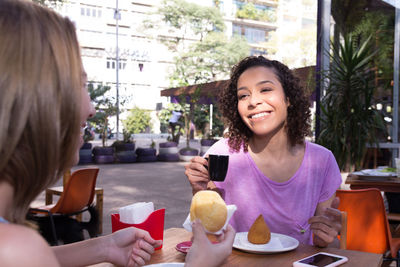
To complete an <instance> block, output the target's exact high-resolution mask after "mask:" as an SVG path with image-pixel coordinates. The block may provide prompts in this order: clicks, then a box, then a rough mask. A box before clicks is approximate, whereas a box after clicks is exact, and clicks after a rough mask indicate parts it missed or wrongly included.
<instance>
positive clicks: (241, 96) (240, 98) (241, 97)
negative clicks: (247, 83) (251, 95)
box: [238, 95, 247, 100]
mask: <svg viewBox="0 0 400 267" xmlns="http://www.w3.org/2000/svg"><path fill="white" fill-rule="evenodd" d="M246 97H247V95H238V99H239V100H243V99H245V98H246Z"/></svg>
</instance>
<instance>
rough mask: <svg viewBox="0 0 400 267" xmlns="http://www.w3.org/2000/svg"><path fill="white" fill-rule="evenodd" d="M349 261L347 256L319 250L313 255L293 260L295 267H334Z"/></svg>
mask: <svg viewBox="0 0 400 267" xmlns="http://www.w3.org/2000/svg"><path fill="white" fill-rule="evenodd" d="M347 261H348V259H347V258H346V257H345V256H340V255H336V254H330V253H326V252H319V253H317V254H314V255H311V256H310V257H307V258H304V259H301V260H298V261H295V262H293V267H307V266H308V267H310V266H317V267H334V266H339V265H341V264H343V263H345V262H347Z"/></svg>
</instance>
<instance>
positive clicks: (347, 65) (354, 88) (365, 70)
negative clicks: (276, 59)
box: [317, 35, 386, 171]
mask: <svg viewBox="0 0 400 267" xmlns="http://www.w3.org/2000/svg"><path fill="white" fill-rule="evenodd" d="M369 41H370V38H368V39H367V40H366V41H365V42H363V43H361V44H360V45H357V44H356V42H355V41H354V40H353V38H352V37H351V35H347V36H345V37H344V43H343V44H341V45H340V47H339V49H336V48H334V47H333V49H332V54H331V55H330V58H331V61H332V62H331V65H330V71H329V73H325V74H324V75H323V76H324V78H327V79H328V80H329V85H328V87H327V90H326V93H325V95H324V97H323V99H322V103H321V110H322V116H321V133H320V135H319V136H318V137H317V142H318V143H319V144H321V145H323V146H325V147H327V148H328V149H330V150H331V151H332V152H333V154H334V155H335V158H336V160H337V162H338V164H339V167H340V169H341V170H346V171H353V170H354V169H356V170H358V169H360V167H361V163H362V160H363V158H364V155H365V153H366V149H367V144H377V143H378V139H377V134H378V133H379V132H386V129H385V125H384V122H383V118H382V116H381V114H380V113H379V112H378V110H376V108H375V107H374V105H373V94H374V88H375V86H374V69H373V68H372V67H371V66H372V58H373V56H374V54H375V53H374V52H371V51H370V49H369Z"/></svg>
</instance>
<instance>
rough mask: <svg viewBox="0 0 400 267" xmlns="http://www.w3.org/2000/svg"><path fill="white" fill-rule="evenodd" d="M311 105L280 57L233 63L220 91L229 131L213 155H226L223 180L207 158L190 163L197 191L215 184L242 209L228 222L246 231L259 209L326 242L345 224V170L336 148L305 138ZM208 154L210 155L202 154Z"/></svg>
mask: <svg viewBox="0 0 400 267" xmlns="http://www.w3.org/2000/svg"><path fill="white" fill-rule="evenodd" d="M309 108H310V104H309V102H308V98H307V96H306V94H305V91H304V90H303V88H302V87H301V86H300V84H299V79H298V78H297V77H295V76H294V75H293V73H292V72H291V71H290V70H289V69H288V68H287V67H286V66H285V65H283V64H282V63H280V62H278V61H274V60H268V59H266V58H264V57H261V56H260V57H247V58H245V59H243V60H242V61H241V62H239V63H238V64H237V65H235V66H234V67H233V69H232V73H231V79H230V81H229V84H228V86H227V87H226V88H225V89H224V90H223V91H222V93H221V96H220V110H221V112H222V114H223V116H224V118H225V119H226V126H227V127H228V132H227V134H226V138H224V139H222V140H220V141H218V142H217V143H216V144H214V145H213V146H212V147H211V148H210V149H209V150H208V151H207V153H208V154H217V155H218V154H220V155H229V166H228V172H227V175H226V178H225V180H224V181H223V182H213V181H210V179H209V172H208V169H207V166H208V162H207V160H206V159H204V158H201V157H196V158H194V159H192V161H191V162H190V163H189V164H187V165H186V172H185V173H186V175H187V177H188V179H189V182H190V184H191V186H192V190H193V193H195V192H197V191H199V190H204V189H214V190H216V191H218V192H220V194H221V195H222V196H223V197H224V200H225V202H226V203H227V204H235V205H236V206H237V207H238V209H237V211H236V212H235V214H234V215H233V217H232V219H231V220H230V223H231V224H232V226H233V227H234V228H235V230H236V231H238V232H247V231H249V229H250V227H251V225H252V224H253V222H254V221H255V220H256V218H257V217H258V216H259V215H260V214H262V215H263V217H264V218H265V221H266V222H267V224H268V226H269V227H270V229H271V231H272V232H275V233H281V234H285V235H289V236H291V237H294V238H296V239H298V240H299V241H300V242H302V243H307V244H315V245H317V246H326V245H328V244H329V243H332V242H334V241H335V239H336V236H337V234H338V231H339V230H340V228H341V222H340V217H341V215H340V212H339V211H338V210H337V209H336V208H337V204H338V203H337V200H335V191H336V189H338V188H339V186H340V184H341V175H340V171H339V168H338V166H337V163H336V161H335V158H334V156H333V155H332V153H331V152H330V151H329V150H327V149H326V148H324V147H321V146H319V145H316V144H313V143H310V142H307V141H305V136H306V135H307V134H308V133H309V129H310V123H309V120H310V110H309ZM205 157H207V155H206V156H205Z"/></svg>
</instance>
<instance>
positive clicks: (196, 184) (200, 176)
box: [185, 156, 210, 194]
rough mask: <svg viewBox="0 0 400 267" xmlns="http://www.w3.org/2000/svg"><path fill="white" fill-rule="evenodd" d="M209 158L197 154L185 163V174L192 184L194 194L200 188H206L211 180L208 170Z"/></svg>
mask: <svg viewBox="0 0 400 267" xmlns="http://www.w3.org/2000/svg"><path fill="white" fill-rule="evenodd" d="M205 166H207V167H208V161H207V159H205V158H203V157H199V156H196V157H194V158H192V159H191V160H190V162H189V163H188V164H186V165H185V169H186V170H185V174H186V176H187V178H188V180H189V182H190V185H191V186H192V190H193V194H195V193H196V192H197V191H200V190H206V189H207V184H208V182H209V181H210V178H209V175H208V170H207V168H206V167H205Z"/></svg>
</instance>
